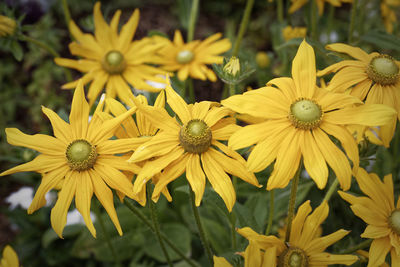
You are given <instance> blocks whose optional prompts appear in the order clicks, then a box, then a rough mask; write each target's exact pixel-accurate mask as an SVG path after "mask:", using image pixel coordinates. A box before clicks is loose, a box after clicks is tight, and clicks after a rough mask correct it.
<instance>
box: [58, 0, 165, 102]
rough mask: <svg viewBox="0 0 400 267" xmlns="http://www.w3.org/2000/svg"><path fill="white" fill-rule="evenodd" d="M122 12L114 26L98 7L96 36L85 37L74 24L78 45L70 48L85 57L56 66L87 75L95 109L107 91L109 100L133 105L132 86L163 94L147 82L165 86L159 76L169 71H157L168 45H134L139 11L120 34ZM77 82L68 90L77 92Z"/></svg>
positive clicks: (63, 60)
mask: <svg viewBox="0 0 400 267" xmlns="http://www.w3.org/2000/svg"><path fill="white" fill-rule="evenodd" d="M120 15H121V11H120V10H118V11H117V12H116V13H115V14H114V16H113V18H112V20H111V23H110V25H108V24H107V23H106V22H105V20H104V18H103V15H102V14H101V11H100V2H97V3H96V4H95V6H94V25H95V34H94V36H93V35H91V34H84V33H82V32H81V30H80V29H79V28H78V27H77V26H76V24H75V23H74V22H73V21H71V22H70V25H69V28H70V31H71V34H72V36H73V37H74V38H75V40H76V41H74V42H72V43H71V44H70V45H69V49H70V51H71V54H73V55H75V56H79V57H82V59H78V60H73V59H67V58H56V59H55V62H56V63H57V64H58V65H60V66H64V67H68V68H73V69H76V70H78V71H80V72H83V73H85V75H84V76H83V77H82V80H83V82H84V84H87V83H89V82H91V84H90V87H89V91H88V94H87V97H88V99H89V105H90V106H92V104H93V103H94V101H95V100H96V99H97V97H98V95H99V94H100V93H101V92H102V90H103V88H104V87H105V88H106V94H107V97H111V98H115V97H116V96H118V97H119V98H120V99H121V100H122V101H123V102H125V103H127V104H128V103H129V101H130V98H132V97H133V94H132V90H131V88H130V85H131V86H133V87H134V88H135V89H140V90H146V91H150V92H159V91H160V89H158V88H155V87H153V86H151V85H149V84H148V83H146V81H154V82H160V83H162V82H163V81H164V79H163V78H162V77H158V76H157V75H161V74H165V71H163V70H161V69H159V68H156V67H154V66H153V65H149V64H155V63H159V60H160V58H159V57H158V56H157V55H156V51H157V50H158V49H159V48H160V47H161V46H163V45H164V43H158V42H155V41H154V40H155V39H153V38H143V39H141V40H139V41H132V38H133V36H134V34H135V31H136V28H137V25H138V22H139V10H138V9H136V10H135V11H134V12H133V14H132V16H131V17H130V19H129V20H128V22H127V23H126V24H125V25H124V26H123V27H122V28H121V32H120V33H119V34H118V24H119V18H120ZM76 84H77V81H74V82H70V83H67V84H65V85H63V88H64V89H71V88H75V86H76Z"/></svg>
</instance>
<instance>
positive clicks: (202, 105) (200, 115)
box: [192, 101, 211, 120]
mask: <svg viewBox="0 0 400 267" xmlns="http://www.w3.org/2000/svg"><path fill="white" fill-rule="evenodd" d="M210 106H211V102H210V101H201V102H196V103H194V105H193V110H192V118H193V119H200V120H204V117H205V116H206V115H207V112H208V110H209V109H210Z"/></svg>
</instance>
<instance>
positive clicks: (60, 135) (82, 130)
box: [0, 82, 140, 238]
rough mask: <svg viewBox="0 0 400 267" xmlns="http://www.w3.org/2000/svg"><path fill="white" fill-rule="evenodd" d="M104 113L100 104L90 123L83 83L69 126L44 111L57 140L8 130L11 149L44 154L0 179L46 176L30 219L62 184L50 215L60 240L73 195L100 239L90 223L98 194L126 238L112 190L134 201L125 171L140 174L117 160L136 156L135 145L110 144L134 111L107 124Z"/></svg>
mask: <svg viewBox="0 0 400 267" xmlns="http://www.w3.org/2000/svg"><path fill="white" fill-rule="evenodd" d="M101 108H102V104H99V106H98V108H97V109H96V112H95V113H94V115H93V117H92V119H91V121H90V123H89V122H88V119H89V110H90V108H89V104H88V103H87V102H86V100H85V95H84V90H83V85H82V82H79V83H78V87H77V88H76V89H75V92H74V97H73V100H72V107H71V113H70V116H69V121H70V123H69V124H68V123H66V122H65V121H63V120H62V119H61V118H60V117H59V116H58V115H57V114H56V113H55V112H53V111H52V110H50V109H47V108H45V107H42V111H43V113H44V114H45V115H46V116H47V117H48V118H49V120H50V122H51V124H52V126H53V131H54V136H55V137H52V136H48V135H42V134H35V135H27V134H24V133H22V132H21V131H19V130H18V129H16V128H7V129H6V134H7V141H8V143H9V144H11V145H15V146H22V147H27V148H31V149H34V150H37V151H39V152H40V153H41V154H40V155H39V156H37V157H36V158H35V159H34V160H32V161H30V162H28V163H25V164H22V165H19V166H16V167H14V168H12V169H9V170H7V171H5V172H2V173H0V176H4V175H9V174H12V173H16V172H23V171H35V172H38V173H41V174H42V182H41V184H40V186H39V188H38V189H37V191H36V194H35V197H34V198H33V201H32V203H31V205H30V207H29V208H28V213H29V214H31V213H33V212H34V211H36V210H38V209H39V208H41V207H43V206H44V205H45V204H46V199H45V195H46V193H47V192H48V191H50V190H51V189H53V188H54V187H55V186H56V185H58V184H61V191H60V192H59V194H58V200H57V202H56V204H55V206H54V208H52V210H51V225H52V227H53V229H54V231H55V232H56V233H57V234H58V235H59V236H60V237H61V238H62V232H63V229H64V226H65V224H66V220H67V212H68V208H69V206H70V204H71V201H72V199H73V198H74V196H75V205H76V208H77V209H78V211H79V212H80V213H81V214H82V216H83V219H84V220H85V223H86V226H87V227H88V229H89V231H90V232H91V233H92V235H93V236H96V230H95V228H94V226H93V222H92V220H91V218H90V202H91V199H92V196H93V193H94V194H95V195H96V197H97V198H98V200H99V201H100V203H101V204H102V205H103V206H104V208H105V209H106V211H107V213H108V214H109V215H110V217H111V220H112V221H113V223H114V225H115V227H116V228H117V230H118V233H119V234H120V235H122V230H121V226H120V224H119V221H118V217H117V214H116V212H115V208H114V201H113V194H112V191H111V190H110V189H109V187H111V188H113V189H116V190H119V191H121V192H123V193H124V194H125V195H127V196H129V197H131V198H133V197H134V195H133V193H132V192H133V191H132V190H133V186H132V183H131V182H130V181H129V180H128V179H127V178H126V176H125V175H123V174H122V173H121V171H120V170H127V171H131V172H134V173H138V172H139V171H140V168H139V167H138V166H137V165H135V164H128V163H127V162H126V159H124V158H122V157H118V156H115V155H114V154H120V153H126V152H129V151H131V146H132V142H133V141H134V140H133V139H120V140H109V139H110V138H111V137H112V136H113V135H114V130H115V129H116V128H117V127H118V126H119V125H120V123H121V122H122V121H123V120H124V119H126V118H127V117H128V116H130V115H131V114H132V113H133V112H134V111H135V109H131V110H130V111H128V112H125V113H124V114H121V115H120V116H118V117H116V118H114V119H111V120H108V121H105V122H103V121H102V120H101V118H100V116H98V112H99V111H100V109H101Z"/></svg>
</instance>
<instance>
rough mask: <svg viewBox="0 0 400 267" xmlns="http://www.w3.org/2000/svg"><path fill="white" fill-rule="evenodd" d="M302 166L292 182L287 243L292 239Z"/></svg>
mask: <svg viewBox="0 0 400 267" xmlns="http://www.w3.org/2000/svg"><path fill="white" fill-rule="evenodd" d="M301 169H302V167H301V164H300V165H299V168H298V170H297V172H296V174H295V176H294V178H293V180H292V189H291V191H290V199H289V207H288V217H287V218H288V219H287V220H288V221H287V228H286V235H285V242H289V239H290V232H291V230H292V221H293V216H294V206H295V204H296V194H297V186H298V184H299V180H300V172H301Z"/></svg>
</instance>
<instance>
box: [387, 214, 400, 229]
mask: <svg viewBox="0 0 400 267" xmlns="http://www.w3.org/2000/svg"><path fill="white" fill-rule="evenodd" d="M389 225H390V227H391V228H392V230H393V231H395V232H396V233H397V234H398V235H400V209H396V210H394V211H393V212H392V214H391V215H390V217H389Z"/></svg>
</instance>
